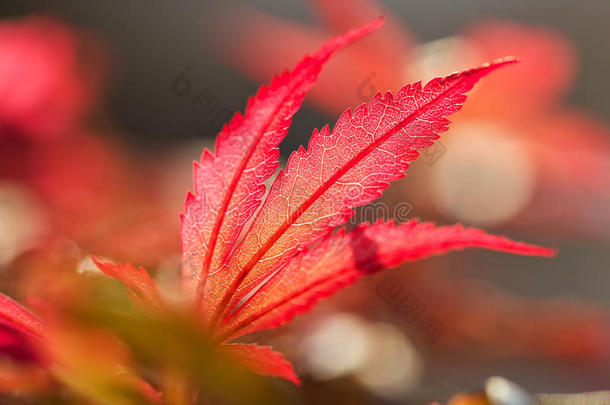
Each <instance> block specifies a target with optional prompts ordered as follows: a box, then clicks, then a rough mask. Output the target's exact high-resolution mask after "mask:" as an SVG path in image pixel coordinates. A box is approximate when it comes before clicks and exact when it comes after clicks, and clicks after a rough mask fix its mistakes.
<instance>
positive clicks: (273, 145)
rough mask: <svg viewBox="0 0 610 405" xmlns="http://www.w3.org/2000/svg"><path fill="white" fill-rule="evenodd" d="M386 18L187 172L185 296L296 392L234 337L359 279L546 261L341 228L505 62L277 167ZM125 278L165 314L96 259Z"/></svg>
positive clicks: (155, 297) (137, 274)
mask: <svg viewBox="0 0 610 405" xmlns="http://www.w3.org/2000/svg"><path fill="white" fill-rule="evenodd" d="M382 23H383V18H380V19H377V20H374V21H372V22H370V23H368V24H366V25H364V26H362V27H360V28H357V29H354V30H351V31H348V32H346V33H345V34H343V35H340V36H338V37H336V38H334V39H332V40H330V41H328V42H327V43H325V44H324V45H323V46H322V47H321V48H320V49H319V50H318V51H317V52H315V53H313V54H312V55H310V56H306V57H305V58H304V59H303V60H302V61H301V62H299V63H298V64H297V65H296V67H295V68H294V69H293V70H291V71H289V72H285V73H283V74H281V75H279V76H277V77H276V78H275V79H273V81H272V82H271V84H270V85H269V86H262V87H261V88H260V90H259V91H258V93H257V95H256V96H255V97H253V98H251V99H250V100H249V102H248V105H247V107H246V110H245V113H244V114H243V115H242V114H240V113H237V114H235V116H234V117H233V119H232V120H231V121H230V122H229V123H228V124H227V125H226V126H225V127H224V128H223V129H222V131H221V132H220V134H219V135H218V138H217V143H216V150H215V152H214V153H212V152H210V151H208V150H205V151H204V152H203V154H202V157H201V160H200V161H199V162H196V163H195V165H194V171H193V177H194V192H193V193H189V194H188V196H187V198H186V204H185V210H184V214H183V215H182V229H181V238H182V273H181V274H182V290H183V293H184V295H185V298H186V299H187V300H188V303H189V305H190V308H191V309H192V310H193V311H194V312H195V313H196V314H197V316H198V317H199V318H200V319H201V322H202V323H203V324H204V325H205V326H206V327H207V329H208V332H209V334H210V335H211V341H212V342H214V343H216V344H218V345H220V349H221V351H223V352H225V353H226V354H227V355H229V356H230V357H233V358H235V359H236V360H238V361H240V362H241V363H243V364H244V365H246V366H247V367H249V368H250V369H251V370H253V371H254V372H257V373H259V374H263V375H272V376H278V377H283V378H286V379H288V380H290V381H293V382H295V383H298V381H299V379H298V377H297V376H296V374H295V372H294V370H293V368H292V366H291V364H290V363H288V362H287V361H286V360H285V359H284V357H283V356H282V355H281V354H280V353H277V352H273V351H272V350H271V349H270V348H269V347H263V346H257V345H254V344H234V343H231V342H232V341H233V340H234V339H235V338H237V337H239V336H242V335H245V334H247V333H251V332H254V331H256V330H260V329H264V328H271V327H275V326H279V325H282V324H284V323H286V322H288V321H289V320H290V319H292V318H293V317H294V316H295V315H297V314H299V313H303V312H305V311H307V310H309V309H310V308H311V307H312V306H313V305H314V304H315V303H316V302H317V301H318V300H320V299H321V298H324V297H326V296H328V295H330V294H332V293H334V292H336V291H337V290H339V289H340V288H341V287H344V286H346V285H348V284H350V283H352V282H354V281H355V280H357V279H359V278H360V277H363V276H366V275H369V274H372V273H374V272H377V271H380V270H383V269H387V268H391V267H395V266H397V265H399V264H400V263H403V262H406V261H412V260H418V259H422V258H426V257H429V256H431V255H438V254H443V253H446V252H449V251H452V250H459V249H465V248H474V247H478V248H486V249H492V250H498V251H504V252H509V253H516V254H524V255H540V256H552V255H553V254H554V251H553V250H551V249H547V248H543V247H538V246H533V245H529V244H525V243H521V242H516V241H512V240H509V239H506V238H504V237H501V236H495V235H490V234H487V233H485V232H483V231H481V230H478V229H474V228H464V227H462V226H460V225H454V226H441V227H435V226H434V225H433V224H431V223H419V222H416V221H409V222H406V223H403V224H394V223H392V222H388V223H382V222H378V223H375V224H361V225H359V226H357V227H356V228H355V229H354V230H352V231H351V232H347V231H346V230H344V229H339V230H336V228H337V227H340V226H342V225H344V224H346V222H347V221H348V220H349V219H350V218H351V217H352V215H353V211H352V209H353V208H354V207H358V206H362V205H365V204H368V203H370V202H372V201H374V200H375V199H377V198H378V197H379V196H380V195H381V194H382V192H383V191H384V190H385V189H386V188H387V186H388V185H389V183H390V182H391V181H393V180H397V179H399V178H402V177H403V176H404V171H405V170H406V169H407V168H408V166H409V164H410V162H412V161H413V160H415V159H416V158H417V157H418V155H419V152H418V150H422V149H424V148H427V147H429V146H430V145H432V144H433V143H434V141H435V140H437V139H438V138H439V135H438V134H439V133H441V132H444V131H446V130H447V128H448V125H449V121H448V120H447V118H446V117H447V116H449V115H451V114H454V113H456V112H457V111H458V110H459V109H460V108H461V106H462V104H463V103H464V101H465V99H466V96H465V93H466V92H467V91H469V90H470V89H471V88H472V87H473V86H474V84H475V83H476V82H477V81H478V80H479V79H480V78H482V77H483V76H485V75H487V74H488V73H490V72H491V71H493V70H496V69H498V68H500V67H502V66H505V65H507V64H511V63H513V62H514V60H512V59H504V60H498V61H496V62H493V63H490V64H485V65H483V66H481V67H479V68H475V69H471V70H466V71H463V72H461V73H456V74H452V75H450V76H447V77H445V78H437V79H434V80H432V81H430V82H429V83H428V84H426V85H425V86H423V85H422V84H421V83H419V82H418V83H415V84H411V85H406V86H404V87H402V88H401V89H400V90H399V91H398V92H396V94H391V93H386V94H377V95H376V96H375V97H374V98H373V99H372V100H371V101H370V102H369V103H368V104H364V105H361V106H360V107H358V108H356V109H354V110H348V111H346V112H345V113H343V115H342V116H341V117H340V118H339V120H338V121H337V123H336V125H335V126H334V128H333V129H332V130H331V129H330V128H329V127H328V126H326V127H324V128H322V129H321V130H320V131H317V130H316V131H314V133H313V135H312V137H311V140H310V143H309V145H308V147H307V149H304V148H300V149H299V150H298V151H296V152H295V153H293V155H292V156H291V157H290V159H289V161H288V164H287V167H286V169H285V171H280V173H279V175H278V176H277V178H276V179H275V181H274V182H273V184H272V185H271V187H270V188H269V190H268V193H267V194H266V195H265V192H266V187H265V182H266V181H267V180H268V179H269V178H270V177H271V176H272V175H273V174H274V173H275V172H276V170H277V167H278V162H277V159H278V155H279V152H278V149H277V146H278V144H279V143H280V142H281V141H282V139H283V138H284V136H285V135H286V133H287V131H288V127H289V124H290V121H291V119H292V117H293V115H294V114H295V113H296V112H297V110H298V109H299V107H300V106H301V104H302V102H303V99H304V97H305V93H306V92H307V91H308V90H309V89H310V88H311V87H312V86H313V85H314V82H315V80H316V78H317V76H318V74H319V73H320V71H321V68H322V65H323V64H324V63H325V62H326V61H327V60H328V59H329V58H330V57H331V55H332V54H333V53H335V52H336V51H338V50H340V49H342V48H344V47H345V46H347V45H349V44H350V43H352V42H354V41H356V40H357V39H359V38H361V37H363V36H365V35H367V34H368V33H370V32H372V31H374V30H376V29H378V28H379V27H380V26H381V25H382ZM96 262H97V264H98V266H99V267H100V269H101V270H102V271H103V272H104V273H105V274H107V275H108V276H111V277H114V278H117V279H119V280H120V281H122V282H123V283H124V284H125V286H126V288H127V291H128V294H129V296H130V298H131V299H132V301H133V303H134V304H135V305H138V306H139V307H141V308H144V309H146V310H148V311H150V312H152V313H161V314H162V313H165V312H166V311H167V310H168V309H170V308H171V305H170V303H168V302H166V301H165V300H164V298H163V296H162V294H161V292H160V289H159V287H158V285H157V283H156V281H154V280H153V279H152V278H151V277H150V275H149V274H148V273H147V272H146V271H145V270H144V269H137V268H135V267H133V266H131V265H116V264H112V263H105V262H100V261H96Z"/></svg>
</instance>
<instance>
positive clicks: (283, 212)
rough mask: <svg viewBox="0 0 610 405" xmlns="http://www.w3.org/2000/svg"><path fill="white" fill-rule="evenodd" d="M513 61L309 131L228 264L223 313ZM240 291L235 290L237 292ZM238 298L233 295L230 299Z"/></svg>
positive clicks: (380, 184)
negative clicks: (304, 144)
mask: <svg viewBox="0 0 610 405" xmlns="http://www.w3.org/2000/svg"><path fill="white" fill-rule="evenodd" d="M513 62H515V60H514V59H508V60H499V61H497V62H495V63H492V64H487V65H484V66H482V67H480V68H477V69H472V70H467V71H464V72H461V73H456V74H453V75H451V76H448V77H446V78H437V79H434V80H432V81H431V82H430V83H428V84H427V85H426V86H425V87H423V88H422V86H421V83H419V82H418V83H415V84H413V85H407V86H405V87H403V88H402V89H400V91H399V92H398V93H397V94H396V96H393V95H392V94H391V93H386V94H385V95H383V96H382V95H381V94H377V95H376V96H375V97H374V98H373V100H372V101H371V102H370V103H369V104H368V105H361V106H360V107H358V108H356V109H355V110H354V111H353V112H352V111H349V110H348V111H346V112H345V113H344V114H343V115H342V116H341V118H339V121H338V122H337V124H336V125H335V128H334V129H333V131H332V132H331V131H330V130H329V128H328V126H326V127H324V128H322V130H321V131H320V132H318V131H314V133H313V135H312V137H311V140H310V142H309V146H308V149H307V150H305V149H303V148H301V149H299V151H297V152H295V153H293V155H292V156H291V157H290V159H289V161H288V165H287V168H286V172H285V173H284V172H280V174H279V176H278V178H277V179H276V181H275V182H274V184H273V186H272V187H271V190H270V192H269V195H268V197H267V199H266V200H265V204H264V205H263V206H262V208H261V210H260V211H259V213H258V215H257V218H256V219H255V221H254V223H253V225H252V227H251V228H250V229H249V232H248V233H247V235H246V236H245V238H244V240H243V241H242V243H241V245H240V247H239V248H238V250H237V252H236V254H234V255H233V257H232V260H231V262H230V264H229V266H228V269H227V271H226V273H228V276H227V277H226V278H225V279H226V280H229V281H230V287H229V288H228V289H227V288H225V287H224V286H214V287H215V289H216V290H226V293H225V295H224V298H223V300H222V301H221V303H220V311H222V310H224V309H225V308H226V306H227V304H229V301H231V306H233V307H234V306H235V305H236V304H237V303H238V302H239V299H240V297H241V296H243V292H244V291H247V290H249V289H251V288H252V287H253V286H256V285H259V284H260V283H261V282H262V281H263V280H265V279H266V278H268V277H269V276H270V275H271V274H272V273H273V272H275V271H277V270H278V268H279V267H280V266H282V265H283V264H285V263H286V261H287V260H288V259H290V257H292V256H294V255H295V254H296V253H298V252H299V251H300V250H303V249H305V248H307V247H308V246H310V245H311V244H313V243H315V242H316V241H319V240H320V239H321V238H323V237H324V236H325V235H327V234H328V233H329V232H330V231H331V230H332V229H333V227H335V226H337V225H342V224H344V223H345V222H346V221H347V220H348V219H349V218H350V217H351V216H352V215H353V211H352V209H351V208H352V207H356V206H360V205H364V204H367V203H369V202H371V201H373V200H375V199H376V198H378V197H379V196H380V195H381V193H382V192H383V190H384V189H385V188H386V187H387V186H388V185H389V182H391V181H393V180H397V179H400V178H402V177H403V176H404V171H405V170H406V169H407V168H408V167H409V162H411V161H413V160H415V159H416V158H417V156H418V152H417V150H418V149H423V148H426V147H428V146H430V145H432V143H433V142H434V140H436V139H438V138H439V136H438V133H440V132H444V131H446V130H447V128H448V124H449V121H448V120H447V119H446V118H445V117H446V116H448V115H451V114H453V113H455V112H457V111H458V110H459V109H460V108H461V106H462V103H463V102H464V101H465V99H466V96H465V95H464V93H466V92H467V91H468V90H470V89H471V88H472V87H473V85H474V84H475V83H476V82H477V81H478V80H479V79H480V78H481V77H483V76H485V75H486V74H488V73H489V72H491V71H493V70H495V69H497V68H499V67H501V66H504V65H506V64H508V63H513ZM236 292H237V294H235V293H236ZM234 295H235V297H237V298H235V297H233V296H234Z"/></svg>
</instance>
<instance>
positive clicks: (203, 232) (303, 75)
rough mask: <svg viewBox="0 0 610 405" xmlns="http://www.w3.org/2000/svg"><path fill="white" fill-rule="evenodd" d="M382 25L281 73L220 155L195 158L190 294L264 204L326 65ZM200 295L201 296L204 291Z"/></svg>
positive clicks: (188, 235) (185, 250)
mask: <svg viewBox="0 0 610 405" xmlns="http://www.w3.org/2000/svg"><path fill="white" fill-rule="evenodd" d="M382 23H383V18H379V19H377V20H374V21H372V22H370V23H368V24H366V25H364V26H362V27H360V28H357V29H355V30H352V31H348V32H347V33H345V34H344V35H342V36H339V37H336V38H334V39H332V40H331V41H329V42H327V43H326V44H324V45H323V46H322V47H321V48H320V49H319V50H318V51H317V52H316V53H315V54H313V55H312V56H308V57H305V58H304V59H303V60H302V61H301V62H300V63H299V64H298V65H297V66H296V67H295V68H294V69H293V70H292V71H291V72H286V73H283V74H282V75H280V76H278V77H276V78H275V79H274V80H273V81H272V82H271V85H270V86H269V87H266V86H262V87H261V88H260V90H259V91H258V93H257V95H256V96H255V97H254V98H251V99H250V100H249V102H248V106H247V107H246V112H245V115H244V116H242V115H241V114H240V113H237V114H235V116H234V117H233V119H232V120H231V122H230V123H229V124H227V125H226V126H225V127H224V128H223V129H222V131H221V132H220V134H219V135H218V138H217V141H216V153H215V154H212V153H211V152H209V151H207V150H205V151H204V152H203V155H202V157H201V161H200V162H198V163H195V165H194V171H193V177H194V187H195V192H194V195H192V194H189V195H188V197H187V199H186V205H185V212H184V215H183V217H182V231H181V232H182V261H183V267H182V277H183V281H184V288H185V291H186V292H187V293H188V294H190V295H191V296H192V295H193V294H194V292H195V289H196V288H197V287H198V286H201V285H202V284H203V283H205V278H206V277H213V276H214V275H215V273H211V274H208V273H209V271H210V269H217V268H219V267H220V266H221V264H222V263H223V262H224V260H225V258H226V257H227V256H228V254H229V253H230V252H231V251H232V249H233V247H234V245H235V243H236V241H237V238H238V236H239V234H240V233H241V230H242V228H243V226H244V224H245V223H246V222H247V221H248V219H249V218H250V217H251V216H252V215H253V214H254V212H255V211H256V209H257V208H258V207H259V204H260V200H261V198H262V197H263V195H264V193H265V186H264V182H265V181H266V180H267V179H268V178H269V177H270V176H271V175H273V174H274V173H275V171H276V169H277V166H278V161H277V158H278V155H279V150H278V149H277V146H278V144H279V143H280V142H281V141H282V139H283V138H284V136H285V135H286V133H287V131H288V127H289V125H290V122H291V119H292V116H293V115H294V114H295V113H296V112H297V110H298V109H299V107H300V106H301V103H302V101H303V98H304V97H305V93H306V92H307V90H309V89H310V88H311V87H312V86H313V85H314V83H315V80H316V78H317V76H318V74H319V73H320V70H321V69H322V65H323V64H324V63H325V62H326V61H327V60H328V58H330V56H331V55H332V54H333V53H334V52H336V51H338V50H339V49H341V48H343V47H345V46H347V45H349V44H350V43H352V42H354V41H355V40H357V39H359V38H361V37H362V36H364V35H366V34H368V33H370V32H372V31H374V30H376V29H377V28H379V27H380V26H381V24H382ZM216 278H218V277H216ZM214 282H216V281H214ZM215 291H216V290H209V291H208V292H209V293H210V294H211V296H210V297H207V298H206V299H207V301H208V302H215V301H216V298H217V297H216V296H215V295H214V292H215ZM199 293H200V297H202V296H203V293H204V292H203V290H201V291H199ZM206 308H207V307H206ZM204 310H205V308H204Z"/></svg>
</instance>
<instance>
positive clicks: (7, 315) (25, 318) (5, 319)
mask: <svg viewBox="0 0 610 405" xmlns="http://www.w3.org/2000/svg"><path fill="white" fill-rule="evenodd" d="M0 325H4V326H7V327H9V328H11V329H15V330H17V331H19V332H21V333H23V334H25V335H28V336H30V337H35V338H40V339H41V338H43V336H44V334H45V329H44V326H43V325H42V322H40V320H39V319H38V318H37V317H36V316H34V315H33V314H32V313H31V312H29V311H28V310H27V309H25V308H23V307H22V306H21V305H19V304H18V303H17V302H15V301H13V300H12V299H10V298H9V297H7V296H6V295H4V294H2V293H0Z"/></svg>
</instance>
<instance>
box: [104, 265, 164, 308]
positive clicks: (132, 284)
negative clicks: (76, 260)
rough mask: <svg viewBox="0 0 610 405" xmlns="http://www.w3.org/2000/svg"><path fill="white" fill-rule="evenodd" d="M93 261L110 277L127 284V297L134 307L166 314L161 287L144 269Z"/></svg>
mask: <svg viewBox="0 0 610 405" xmlns="http://www.w3.org/2000/svg"><path fill="white" fill-rule="evenodd" d="M93 261H94V262H95V264H96V265H97V267H99V269H100V270H101V271H103V272H104V274H106V275H107V276H109V277H112V278H116V279H117V280H119V281H121V282H122V283H123V284H125V287H126V288H127V295H129V299H130V300H131V302H132V303H133V304H134V306H136V307H139V308H142V309H147V310H149V311H152V312H154V313H164V312H165V310H166V305H165V303H164V301H163V297H162V296H161V291H160V290H159V285H158V284H157V282H156V281H155V280H153V279H152V278H150V275H149V274H148V272H147V271H146V270H144V269H143V268H135V267H133V266H132V265H130V264H114V263H109V262H102V261H100V260H98V259H96V258H95V257H94V258H93Z"/></svg>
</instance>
